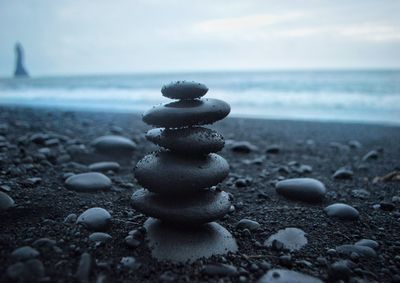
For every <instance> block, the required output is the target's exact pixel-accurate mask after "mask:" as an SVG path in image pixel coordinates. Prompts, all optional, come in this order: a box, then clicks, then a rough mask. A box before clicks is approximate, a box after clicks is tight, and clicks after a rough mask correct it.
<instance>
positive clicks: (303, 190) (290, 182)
mask: <svg viewBox="0 0 400 283" xmlns="http://www.w3.org/2000/svg"><path fill="white" fill-rule="evenodd" d="M276 192H277V193H278V194H280V195H283V196H284V197H286V198H289V199H293V200H300V201H304V202H320V201H322V200H323V198H324V196H325V193H326V188H325V185H324V184H323V183H321V182H320V181H318V180H316V179H312V178H294V179H287V180H283V181H279V182H278V183H277V184H276Z"/></svg>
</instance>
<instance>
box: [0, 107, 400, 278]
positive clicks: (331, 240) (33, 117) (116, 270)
mask: <svg viewBox="0 0 400 283" xmlns="http://www.w3.org/2000/svg"><path fill="white" fill-rule="evenodd" d="M211 127H212V128H213V129H216V130H217V131H218V132H220V133H221V134H222V135H223V136H224V137H225V140H226V146H225V148H224V149H223V150H222V151H221V153H220V155H222V156H223V157H224V158H226V159H227V161H228V162H229V164H230V173H231V174H230V176H229V177H228V178H227V179H226V180H225V181H224V182H223V183H222V184H221V186H222V189H223V190H225V191H227V192H229V193H231V194H232V195H233V199H234V201H233V204H234V206H235V210H234V211H233V212H232V213H230V214H229V215H228V216H227V217H225V218H223V219H222V220H221V221H218V222H219V223H221V224H222V225H223V226H224V227H226V228H227V229H228V230H229V231H230V232H231V233H232V234H233V236H234V237H235V238H236V240H237V242H238V245H239V253H237V254H233V255H228V256H225V257H215V258H211V259H206V260H201V261H197V262H195V263H194V264H181V265H175V264H171V263H158V262H156V261H155V260H153V259H152V258H151V256H150V252H149V250H148V249H147V247H146V245H145V244H144V243H143V244H141V245H140V246H139V247H137V248H134V249H132V248H129V247H127V246H126V245H125V243H124V238H125V237H126V236H127V234H128V232H129V231H131V230H133V229H140V228H141V227H142V224H143V222H144V221H145V220H146V217H145V216H144V215H141V214H139V213H138V212H135V211H134V210H133V209H132V208H131V207H130V204H129V199H130V196H131V195H132V192H134V191H136V190H138V189H139V188H140V186H139V185H138V184H137V182H136V181H135V179H134V176H133V168H134V165H135V164H136V162H137V161H139V160H140V159H141V158H142V157H143V156H145V155H146V153H148V152H151V151H154V150H156V149H157V147H155V146H154V145H152V144H151V143H150V142H149V141H147V140H146V139H145V137H144V134H145V132H146V131H147V130H148V129H150V127H149V126H147V125H146V124H144V123H143V122H142V120H141V117H140V115H139V114H133V113H108V112H94V111H90V112H84V111H71V110H68V111H67V110H60V109H56V110H52V109H50V108H26V107H11V106H4V105H1V106H0V135H1V136H3V137H4V141H0V142H1V144H2V146H1V147H0V165H1V170H0V185H1V186H8V187H10V191H7V192H6V193H7V194H9V195H10V196H11V197H12V198H13V199H14V200H15V203H16V206H15V207H14V208H12V209H10V210H7V211H0V217H1V218H2V224H1V225H2V230H1V232H0V266H1V267H0V270H1V272H0V281H1V282H8V280H9V279H8V277H7V275H6V269H7V267H9V266H10V265H12V264H13V263H14V261H13V259H12V258H11V257H10V254H11V253H12V251H13V250H14V249H16V248H17V247H21V246H25V245H31V244H32V243H33V242H34V241H35V240H37V239H39V238H44V237H46V238H50V239H53V240H55V241H56V246H57V247H58V249H57V252H54V250H53V249H48V248H46V247H41V248H40V252H41V255H40V257H39V259H40V260H41V261H42V262H43V265H44V268H45V271H46V276H48V277H49V278H50V279H51V280H52V281H61V280H64V281H68V282H70V281H73V280H74V276H75V273H76V270H77V266H78V263H79V259H80V256H81V254H82V253H84V252H88V253H89V254H91V255H92V257H93V258H94V259H96V261H97V264H93V266H92V270H91V274H90V278H91V280H93V281H94V280H96V279H98V278H99V276H100V275H101V274H103V275H105V276H107V277H108V278H109V279H111V281H112V282H113V280H115V281H116V282H128V281H134V282H159V281H160V280H161V279H160V278H161V276H162V275H163V274H164V273H165V272H166V271H167V270H170V271H171V272H172V274H173V276H175V277H174V278H175V280H174V281H175V282H189V281H193V282H201V281H210V282H218V280H219V279H220V278H221V277H223V278H224V280H225V282H238V280H239V278H240V276H243V277H244V278H245V279H246V280H248V282H254V281H256V280H258V279H259V278H260V277H261V276H262V275H263V274H264V273H265V272H266V271H267V270H268V269H269V268H271V267H273V268H290V269H292V270H296V271H300V272H303V273H306V274H309V275H313V276H316V277H319V278H321V279H322V280H325V281H328V282H331V277H329V276H330V272H331V271H330V269H331V265H332V264H333V263H334V262H337V261H339V260H342V259H348V260H351V261H352V262H354V264H355V265H356V267H354V268H353V269H352V275H351V276H352V277H357V278H363V279H366V280H370V281H371V282H391V280H394V279H396V278H397V279H399V278H400V277H399V276H400V261H399V260H398V259H395V257H396V256H397V257H398V252H399V250H400V241H399V240H398V236H397V235H398V234H399V232H400V213H399V208H400V203H399V202H395V201H393V199H394V197H396V196H399V195H400V193H399V189H400V182H398V181H389V182H382V181H379V180H378V179H376V177H382V176H385V175H387V174H388V173H390V172H393V171H396V170H397V171H398V170H400V168H399V166H400V164H399V161H400V143H399V141H400V127H399V126H394V125H376V124H364V123H342V122H329V121H323V122H317V121H294V120H272V119H256V118H251V119H248V118H247V119H246V118H237V117H235V118H227V119H225V120H223V121H220V122H217V123H215V124H214V125H212V126H211ZM41 133H42V134H46V135H48V136H49V137H50V138H51V139H57V141H54V144H50V145H44V144H36V143H34V142H32V141H31V137H32V135H35V134H41ZM107 134H117V135H123V136H125V137H128V138H129V139H131V140H133V141H134V142H135V143H136V144H137V148H136V150H135V151H134V152H133V154H132V157H131V158H130V159H129V160H128V162H125V163H123V162H121V170H120V171H119V172H117V173H114V174H108V176H109V177H110V178H111V180H112V182H113V190H112V191H111V192H104V193H98V194H79V193H76V192H71V191H69V190H67V189H66V188H65V186H64V180H63V178H64V177H63V176H64V175H65V174H66V173H82V172H86V171H87V170H88V169H87V166H88V165H89V164H91V163H93V162H95V161H105V160H101V158H102V157H100V156H96V155H95V154H93V153H92V149H91V146H90V143H91V142H92V141H93V140H94V139H95V138H97V137H99V136H103V135H107ZM235 141H247V142H249V143H251V144H252V145H254V146H255V148H254V149H253V150H250V152H249V153H239V152H235V151H233V150H232V147H231V146H232V143H234V142H235ZM70 145H79V146H80V145H82V146H83V147H84V148H85V149H86V150H87V152H86V151H85V153H79V152H78V153H75V154H74V153H73V152H71V151H70V150H68V148H69V146H70ZM271 145H278V148H279V150H278V152H277V153H266V150H267V149H268V148H269V147H270V146H271ZM43 147H48V148H50V151H51V152H52V153H53V155H52V156H51V158H48V159H47V160H41V161H38V160H37V159H36V157H35V156H36V155H35V154H36V153H37V152H38V150H39V149H40V148H43ZM372 150H375V151H376V152H377V158H376V159H371V160H364V161H363V157H365V155H366V154H367V153H368V152H370V151H372ZM61 157H62V158H61ZM103 158H104V157H103ZM295 162H297V163H298V164H300V165H308V166H310V167H311V168H312V170H311V172H308V173H307V172H298V171H296V170H294V167H293V164H295ZM76 164H80V165H82V166H80V165H76ZM341 167H346V168H349V169H351V170H352V171H353V172H354V175H353V177H352V178H351V179H348V180H336V179H334V178H333V177H332V175H333V173H334V172H335V171H336V170H337V169H339V168H341ZM296 177H310V178H315V179H318V180H320V181H321V182H323V183H324V184H325V186H326V187H327V194H326V197H325V199H324V201H323V202H322V203H318V204H307V203H301V202H297V201H292V200H288V199H285V198H283V197H282V196H280V195H278V194H277V193H276V192H275V188H274V184H275V182H276V181H277V180H279V179H282V178H296ZM32 178H40V179H37V180H36V181H34V179H32ZM246 178H247V180H249V183H248V184H246V185H245V186H243V187H241V186H238V185H237V181H238V180H239V179H246ZM377 180H378V181H377ZM360 189H363V190H365V191H367V192H368V194H367V195H365V196H363V197H359V196H357V195H356V194H355V192H354V191H355V190H360ZM335 202H344V203H348V204H350V205H352V206H353V207H355V208H357V210H358V211H359V212H360V219H359V220H357V221H352V222H343V221H339V220H335V219H331V218H329V217H327V216H326V214H325V213H324V212H323V209H324V207H326V206H327V205H329V204H332V203H335ZM382 202H387V203H391V204H392V205H393V209H392V210H390V211H387V210H384V209H382V208H379V206H376V205H379V204H380V203H382ZM97 206H99V207H103V208H106V209H107V210H109V211H112V216H113V221H112V225H111V227H110V229H108V230H107V233H109V234H110V235H111V236H112V237H113V240H112V243H111V244H110V243H108V244H105V245H102V246H99V247H96V246H95V245H93V244H92V243H90V242H89V241H88V236H89V235H90V232H89V231H88V230H86V229H85V228H82V227H80V226H77V225H74V224H67V223H64V219H65V217H66V216H67V215H69V214H71V213H76V214H78V215H79V214H80V213H82V212H83V211H84V210H85V209H87V208H90V207H97ZM374 207H375V208H374ZM244 218H246V219H252V220H255V221H257V222H258V223H260V225H261V228H260V230H258V231H254V232H251V233H250V234H249V233H247V232H243V231H240V230H238V229H236V223H237V222H238V221H239V220H241V219H244ZM286 227H298V228H301V229H302V230H304V231H305V232H306V234H307V238H308V244H307V245H306V246H305V247H304V248H302V249H301V250H300V251H297V252H291V253H289V252H285V251H275V250H271V249H269V248H266V247H264V246H263V243H264V241H265V240H266V239H267V238H268V237H269V236H270V235H272V234H274V233H276V232H277V231H278V230H279V229H284V228H286ZM363 238H367V239H374V240H375V241H377V242H378V243H379V245H380V246H379V249H378V251H377V253H378V257H377V258H362V257H359V258H355V257H343V256H342V255H339V254H333V253H330V254H329V253H327V251H328V250H329V249H335V247H337V246H339V245H342V244H354V243H355V242H356V241H358V240H360V239H363ZM282 255H290V260H289V262H284V261H282V259H281V256H282ZM126 256H134V257H135V258H136V259H137V260H138V262H140V263H141V265H142V268H140V269H139V270H136V271H134V272H128V271H126V270H124V269H123V268H121V265H120V261H121V258H122V257H126ZM100 263H102V264H100ZM215 263H224V264H229V265H233V266H235V267H237V268H238V269H241V272H240V274H237V275H234V276H209V275H207V274H204V272H203V271H202V270H203V268H204V266H205V265H206V264H215ZM265 263H268V264H269V265H268V264H265ZM268 266H269V268H268ZM396 276H397V277H396Z"/></svg>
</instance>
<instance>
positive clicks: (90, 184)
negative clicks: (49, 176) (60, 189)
mask: <svg viewBox="0 0 400 283" xmlns="http://www.w3.org/2000/svg"><path fill="white" fill-rule="evenodd" d="M65 186H66V187H67V189H69V190H73V191H77V192H88V193H95V192H98V191H104V190H109V189H110V188H111V180H110V179H109V178H108V177H107V176H106V175H103V174H101V173H97V172H90V173H82V174H77V175H73V176H71V177H69V178H67V180H65Z"/></svg>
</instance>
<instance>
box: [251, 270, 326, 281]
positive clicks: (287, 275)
mask: <svg viewBox="0 0 400 283" xmlns="http://www.w3.org/2000/svg"><path fill="white" fill-rule="evenodd" d="M258 283H323V281H322V280H320V279H318V278H316V277H313V276H310V275H307V274H304V273H300V272H297V271H293V270H287V269H271V270H270V271H268V272H267V274H265V275H264V276H262V277H261V278H260V280H258Z"/></svg>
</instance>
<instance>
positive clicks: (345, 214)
mask: <svg viewBox="0 0 400 283" xmlns="http://www.w3.org/2000/svg"><path fill="white" fill-rule="evenodd" d="M324 211H325V213H326V214H327V215H328V216H330V217H335V218H338V219H341V220H357V219H358V217H359V212H358V210H357V209H355V208H354V207H352V206H350V205H348V204H345V203H334V204H331V205H329V206H327V207H325V209H324Z"/></svg>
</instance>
